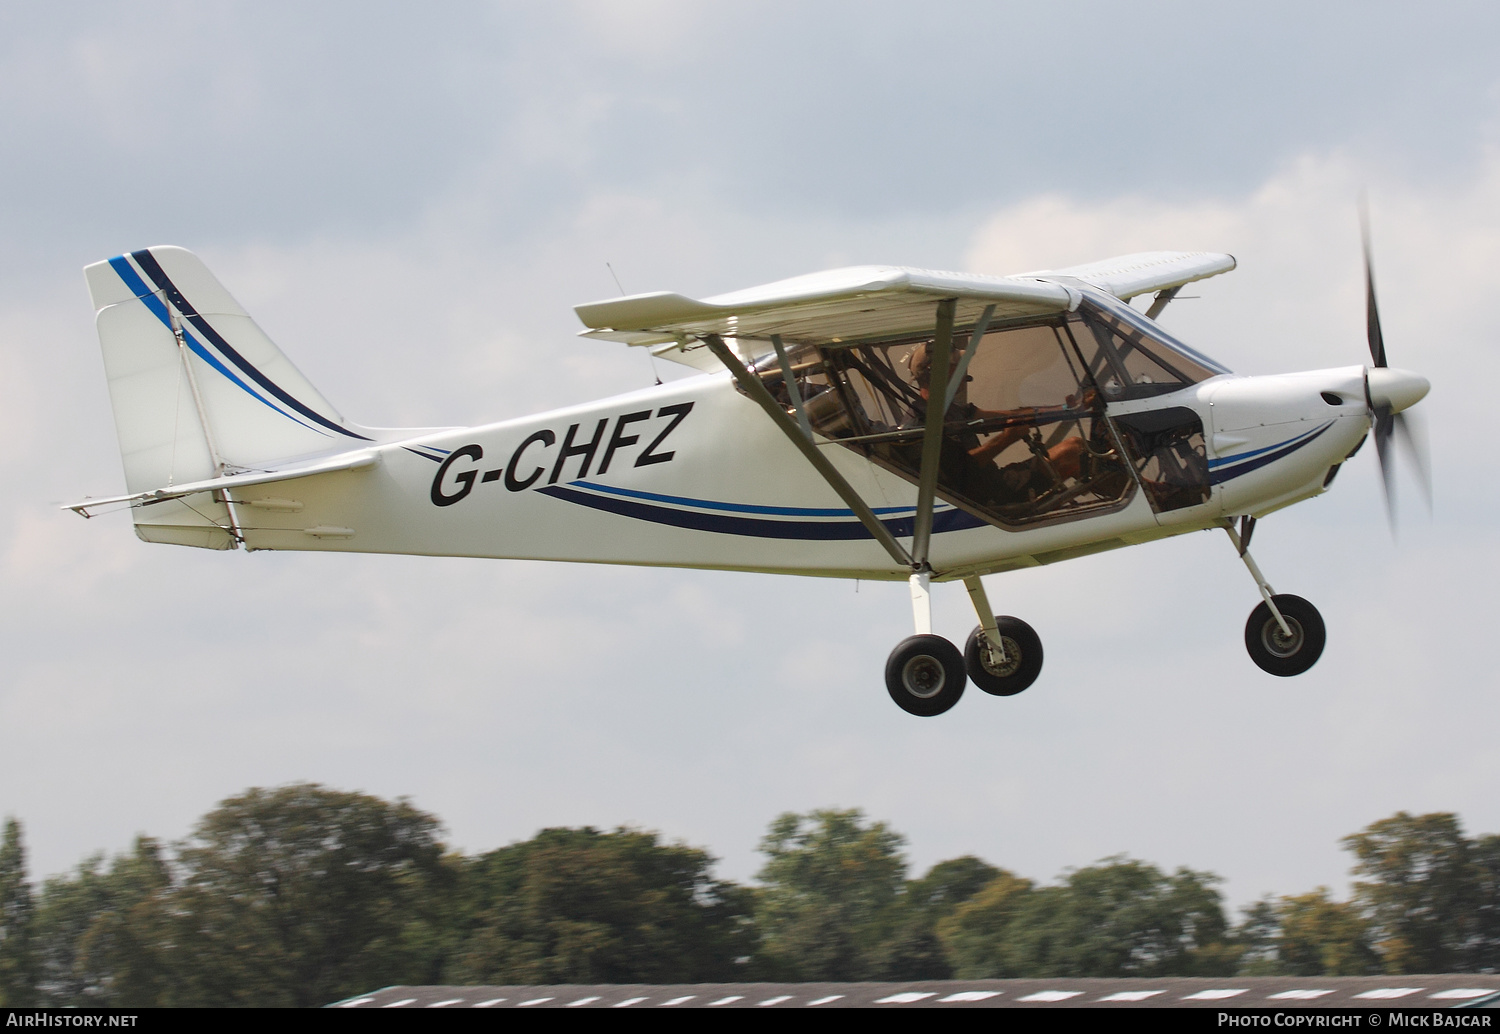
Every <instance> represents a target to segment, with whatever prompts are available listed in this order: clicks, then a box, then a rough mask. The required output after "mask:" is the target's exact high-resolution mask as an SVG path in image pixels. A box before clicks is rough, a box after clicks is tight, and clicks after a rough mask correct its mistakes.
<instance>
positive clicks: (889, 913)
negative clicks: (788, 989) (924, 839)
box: [756, 810, 907, 980]
mask: <svg viewBox="0 0 1500 1034" xmlns="http://www.w3.org/2000/svg"><path fill="white" fill-rule="evenodd" d="M902 845H903V840H902V838H901V836H900V835H899V834H897V833H895V832H893V831H891V830H890V829H888V828H887V827H886V826H885V824H884V823H881V822H875V823H870V824H868V825H867V824H865V822H864V815H863V814H862V813H861V812H859V811H857V810H856V811H832V810H828V811H814V812H811V813H809V814H808V815H805V816H804V815H795V814H791V813H787V814H784V815H781V816H780V817H778V818H777V819H776V820H775V821H773V822H772V823H771V828H770V830H769V831H768V832H767V833H766V835H765V837H764V838H762V840H761V842H760V850H761V853H762V854H763V855H765V856H766V864H765V865H764V866H763V867H762V868H761V870H760V873H759V874H758V875H759V879H760V880H761V882H762V883H763V884H764V885H765V886H764V889H763V890H762V891H761V893H760V896H759V900H758V904H757V908H756V923H757V926H758V927H759V930H760V935H761V938H762V959H763V960H764V963H765V965H766V966H767V968H768V970H769V972H771V973H774V974H776V975H778V976H780V977H783V978H785V979H792V980H874V979H879V978H881V977H883V976H885V975H886V973H887V972H888V971H889V969H890V966H891V964H892V962H893V958H892V947H893V945H892V942H893V941H896V940H898V939H899V938H900V935H901V933H902V928H903V926H904V921H905V920H906V918H907V914H906V912H905V907H904V906H905V902H904V900H903V896H902V892H903V890H904V889H905V877H906V860H905V858H904V857H903V856H902V854H901V848H902Z"/></svg>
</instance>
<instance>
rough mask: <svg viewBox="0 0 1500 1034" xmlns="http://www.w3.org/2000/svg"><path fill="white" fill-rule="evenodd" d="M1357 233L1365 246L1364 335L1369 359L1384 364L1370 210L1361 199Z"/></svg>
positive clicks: (1383, 339) (1377, 363)
mask: <svg viewBox="0 0 1500 1034" xmlns="http://www.w3.org/2000/svg"><path fill="white" fill-rule="evenodd" d="M1359 235H1360V238H1361V240H1362V241H1363V242H1364V246H1365V336H1366V337H1367V338H1368V339H1369V341H1370V359H1371V360H1373V361H1374V363H1375V365H1376V366H1385V365H1386V361H1385V338H1384V336H1382V335H1381V333H1380V307H1379V306H1377V305H1376V304H1375V263H1374V262H1373V261H1372V260H1371V258H1370V211H1369V208H1368V207H1367V206H1366V205H1365V203H1364V200H1363V199H1361V200H1360V206H1359Z"/></svg>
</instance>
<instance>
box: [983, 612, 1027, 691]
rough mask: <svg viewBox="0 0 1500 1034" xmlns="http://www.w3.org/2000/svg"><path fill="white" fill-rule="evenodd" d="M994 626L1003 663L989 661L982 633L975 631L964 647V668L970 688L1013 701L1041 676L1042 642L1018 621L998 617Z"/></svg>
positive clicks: (1006, 617) (988, 652) (986, 645)
mask: <svg viewBox="0 0 1500 1034" xmlns="http://www.w3.org/2000/svg"><path fill="white" fill-rule="evenodd" d="M995 625H996V626H997V627H998V628H999V630H1000V642H1001V643H1002V644H1003V645H1004V646H1005V660H1004V661H1002V662H1001V663H999V664H995V663H993V662H992V661H991V660H990V651H989V649H988V646H989V643H988V641H987V640H986V638H985V635H984V629H983V628H975V629H974V631H972V632H970V633H969V641H968V643H966V644H965V645H964V666H965V667H966V668H968V670H969V678H971V679H973V680H974V685H976V686H978V687H979V688H980V689H982V690H984V691H985V692H986V693H989V694H990V695H991V696H997V697H1013V696H1015V695H1016V694H1017V693H1019V692H1021V690H1023V689H1025V688H1026V687H1027V686H1029V685H1031V684H1032V683H1033V682H1035V681H1036V677H1037V676H1038V675H1040V674H1041V673H1042V640H1041V637H1040V636H1038V635H1037V634H1036V631H1035V630H1034V629H1033V628H1032V627H1031V626H1030V625H1028V624H1027V623H1026V622H1024V621H1022V620H1021V619H1020V618H1013V617H1009V616H1004V615H998V616H996V618H995Z"/></svg>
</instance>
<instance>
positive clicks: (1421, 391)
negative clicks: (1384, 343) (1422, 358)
mask: <svg viewBox="0 0 1500 1034" xmlns="http://www.w3.org/2000/svg"><path fill="white" fill-rule="evenodd" d="M1365 383H1366V384H1367V385H1369V391H1370V402H1371V403H1372V404H1374V405H1375V407H1376V408H1378V409H1380V408H1384V409H1388V411H1389V412H1391V413H1399V412H1401V411H1402V410H1403V409H1408V408H1410V407H1411V406H1415V405H1416V404H1417V403H1418V402H1421V401H1422V399H1423V397H1424V396H1425V395H1426V394H1427V391H1428V389H1430V388H1431V387H1432V385H1431V384H1429V383H1428V382H1427V378H1426V377H1423V376H1422V375H1421V374H1419V373H1412V372H1411V371H1410V370H1393V369H1391V368H1390V367H1388V366H1375V367H1371V368H1370V369H1369V370H1368V371H1366V373H1365Z"/></svg>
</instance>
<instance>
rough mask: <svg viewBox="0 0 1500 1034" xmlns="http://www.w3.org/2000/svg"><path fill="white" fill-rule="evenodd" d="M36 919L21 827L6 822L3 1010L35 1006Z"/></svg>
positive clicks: (0, 898)
mask: <svg viewBox="0 0 1500 1034" xmlns="http://www.w3.org/2000/svg"><path fill="white" fill-rule="evenodd" d="M33 918H34V917H33V909H32V899H31V884H30V883H29V882H28V881H27V878H26V846H25V845H24V844H23V843H22V842H21V824H20V823H19V822H18V821H16V820H15V819H14V818H7V819H6V820H5V835H4V838H3V839H0V1006H9V1007H11V1008H15V1007H18V1006H29V1005H35V1004H36V1000H37V987H36V983H37V974H36V957H35V954H34V949H33V945H32V924H33Z"/></svg>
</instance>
